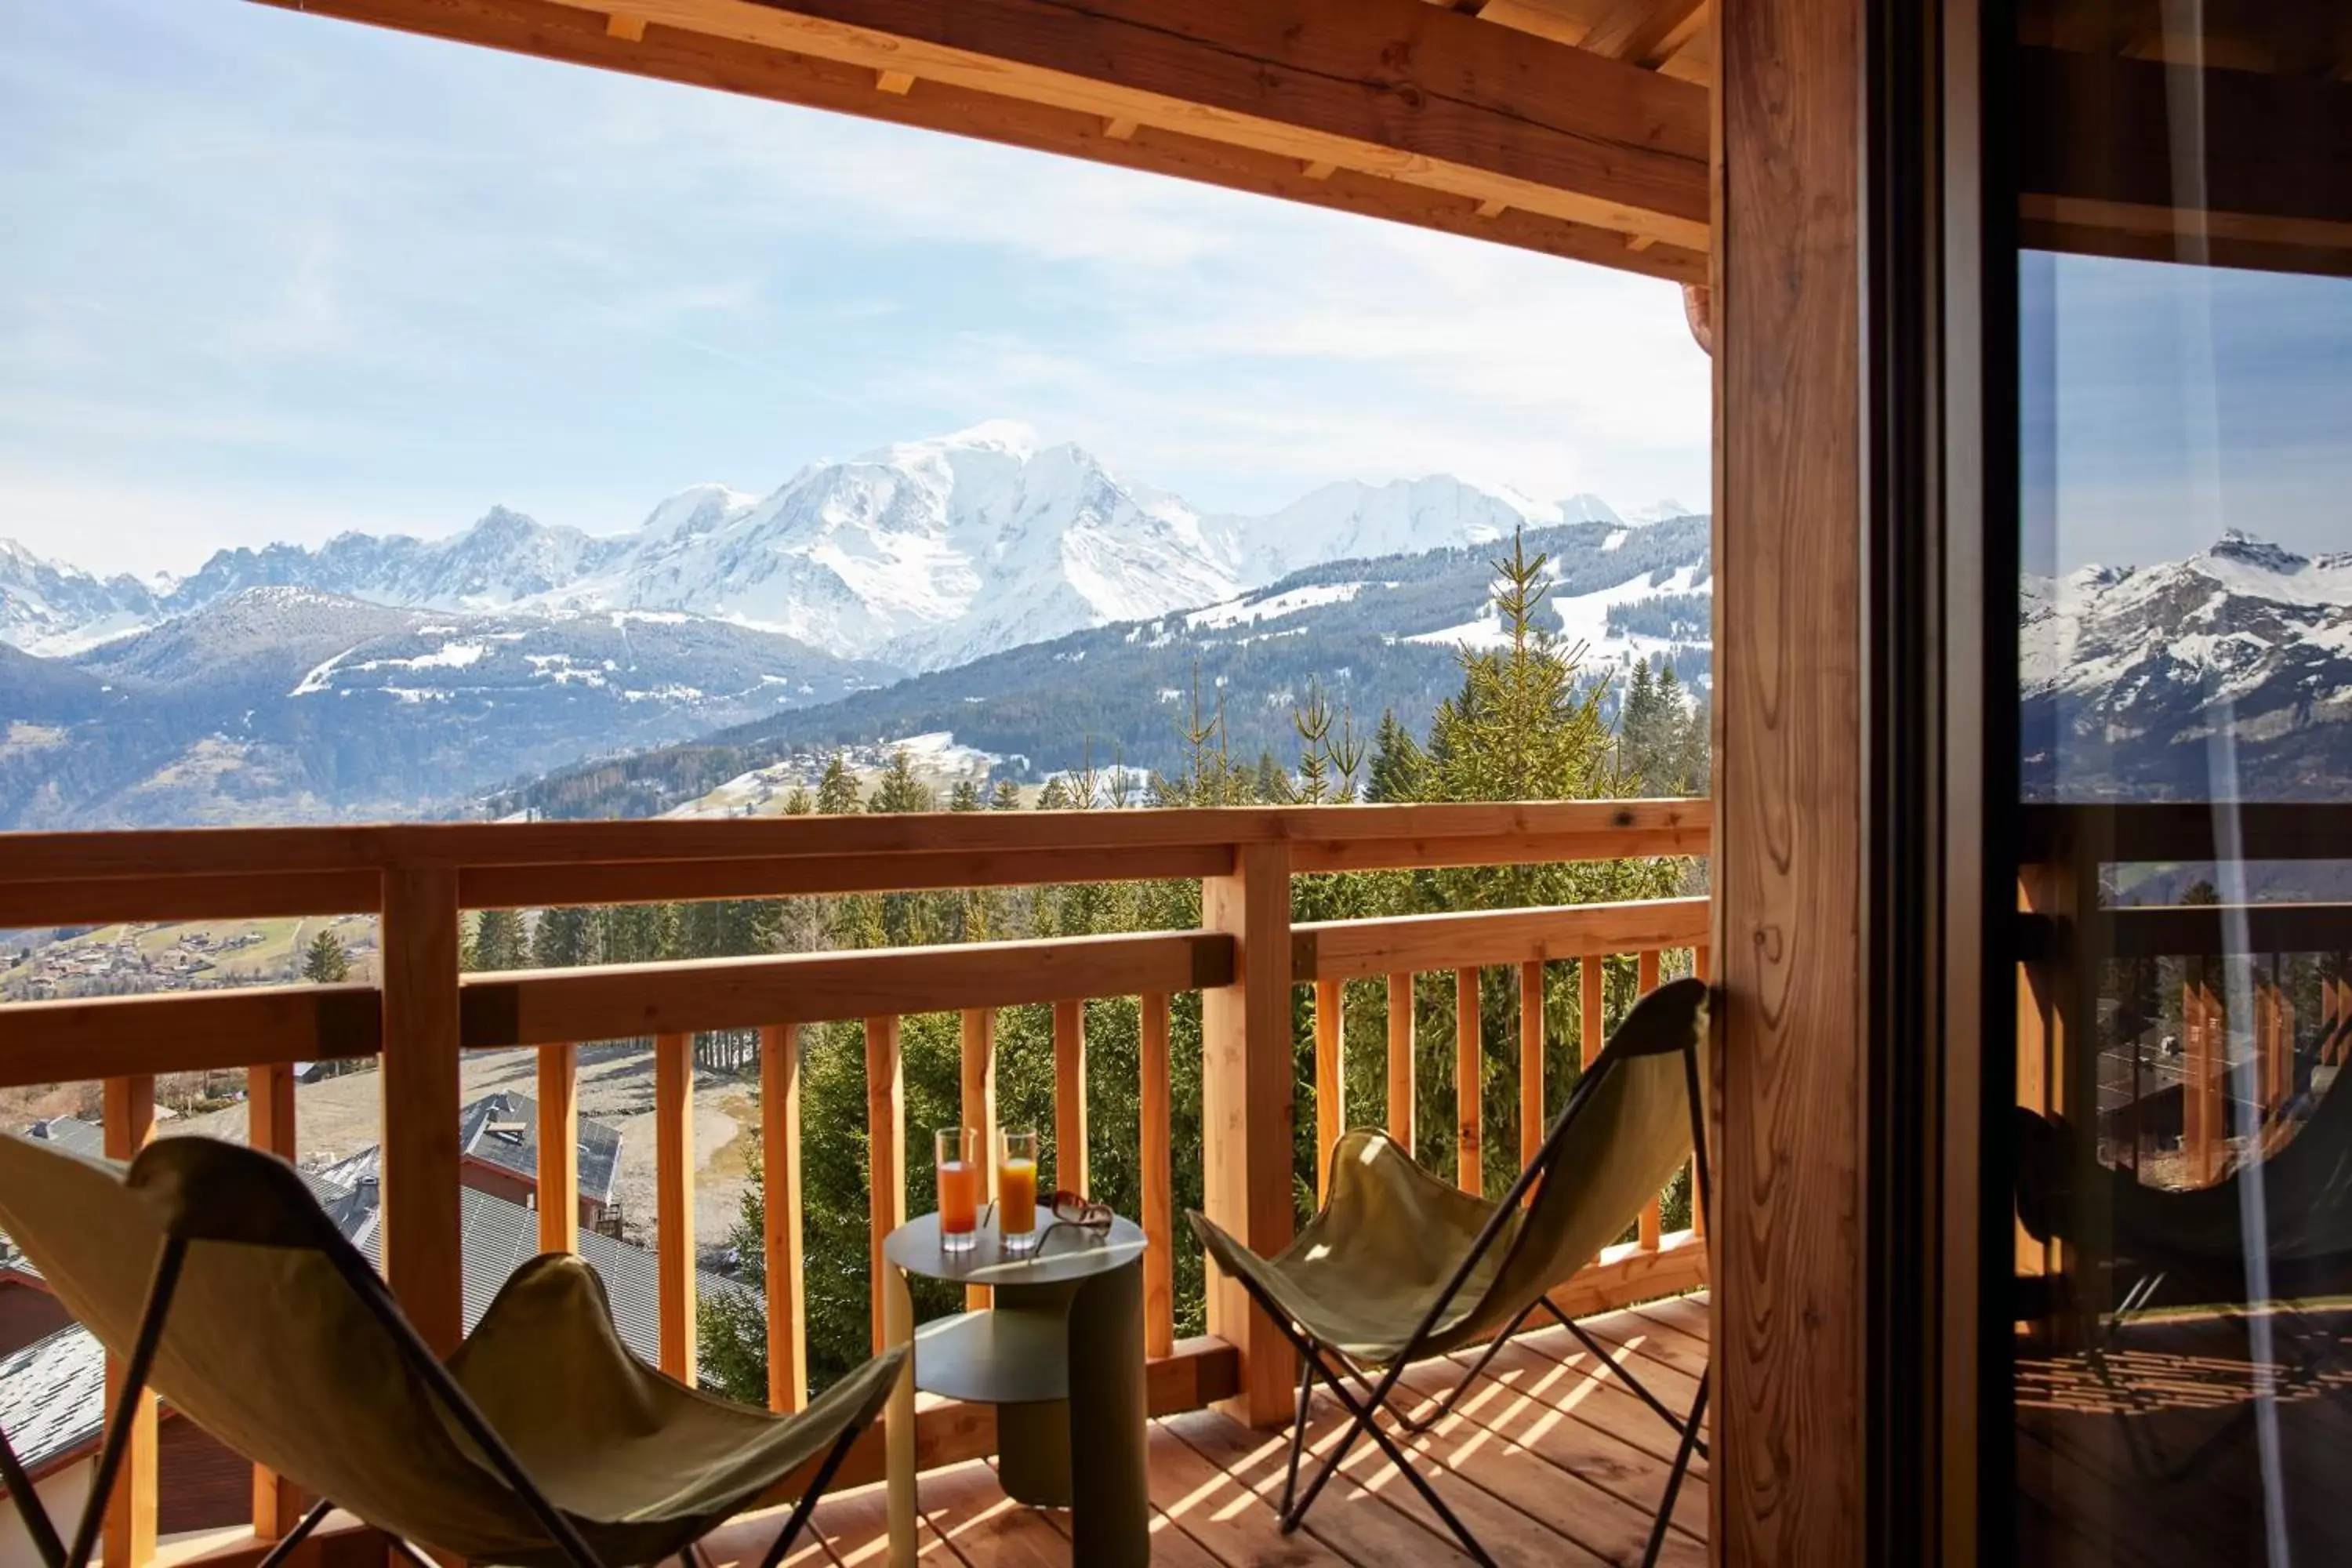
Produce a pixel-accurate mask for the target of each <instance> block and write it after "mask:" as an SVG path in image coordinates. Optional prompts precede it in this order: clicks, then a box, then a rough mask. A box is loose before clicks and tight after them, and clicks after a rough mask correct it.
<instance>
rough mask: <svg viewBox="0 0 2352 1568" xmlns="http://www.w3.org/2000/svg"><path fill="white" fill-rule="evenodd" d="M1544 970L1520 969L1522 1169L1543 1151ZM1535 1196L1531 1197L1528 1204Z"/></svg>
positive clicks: (1537, 964) (1534, 961)
mask: <svg viewBox="0 0 2352 1568" xmlns="http://www.w3.org/2000/svg"><path fill="white" fill-rule="evenodd" d="M1545 1126H1546V1118H1545V1116H1544V966H1543V960H1541V959H1539V958H1531V959H1529V960H1528V961H1527V962H1526V963H1522V964H1520V965H1519V1168H1520V1169H1522V1170H1525V1169H1526V1168H1527V1167H1528V1165H1530V1164H1532V1163H1534V1162H1535V1157H1536V1152H1537V1151H1538V1150H1539V1149H1541V1148H1542V1147H1543V1140H1544V1131H1545ZM1535 1201H1536V1195H1535V1194H1534V1193H1532V1192H1530V1193H1529V1194H1528V1203H1530V1204H1532V1203H1534V1202H1535Z"/></svg>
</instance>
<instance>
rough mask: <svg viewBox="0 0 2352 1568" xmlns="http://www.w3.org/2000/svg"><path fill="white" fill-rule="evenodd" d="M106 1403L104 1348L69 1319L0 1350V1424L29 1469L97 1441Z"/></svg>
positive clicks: (45, 1465) (47, 1464)
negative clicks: (13, 1347) (20, 1345)
mask: <svg viewBox="0 0 2352 1568" xmlns="http://www.w3.org/2000/svg"><path fill="white" fill-rule="evenodd" d="M105 1409H106V1352H104V1351H103V1350H101V1349H100V1348H99V1343H98V1342H97V1341H96V1340H95V1339H92V1338H91V1337H90V1333H89V1330H88V1329H85V1328H83V1327H82V1326H81V1325H80V1324H79V1323H68V1324H67V1325H66V1326H65V1327H64V1328H62V1329H58V1330H57V1331H54V1332H52V1333H47V1334H44V1335H43V1336H42V1337H41V1338H39V1339H37V1340H35V1341H34V1342H32V1343H31V1344H28V1345H26V1346H25V1347H24V1348H23V1349H21V1350H18V1351H14V1352H10V1353H9V1354H7V1355H5V1356H0V1429H5V1431H6V1432H7V1434H8V1441H9V1443H10V1445H11V1446H12V1447H15V1448H16V1458H17V1460H18V1462H19V1463H21V1464H22V1465H23V1466H24V1467H25V1468H26V1470H27V1471H28V1472H30V1473H31V1474H33V1475H36V1476H37V1475H39V1474H40V1473H41V1472H42V1471H43V1470H45V1469H47V1468H49V1467H50V1466H52V1465H54V1464H55V1463H56V1462H57V1461H58V1460H59V1459H60V1458H64V1457H66V1456H67V1455H69V1454H71V1453H72V1452H73V1451H74V1450H75V1449H77V1448H79V1447H83V1446H84V1445H86V1444H94V1443H96V1442H97V1441H98V1433H99V1424H100V1418H101V1416H102V1415H103V1413H104V1411H105Z"/></svg>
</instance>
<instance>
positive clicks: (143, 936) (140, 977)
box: [0, 925, 373, 1002]
mask: <svg viewBox="0 0 2352 1568" xmlns="http://www.w3.org/2000/svg"><path fill="white" fill-rule="evenodd" d="M107 930H108V931H110V933H111V940H108V941H95V940H92V939H91V937H90V936H89V934H82V935H77V936H52V935H47V934H44V935H42V936H40V937H38V938H34V937H30V936H26V935H23V934H19V935H16V936H12V937H10V938H8V939H5V940H0V1001H8V1002H42V1001H49V1000H55V999H59V998H65V997H73V996H122V995H130V994H144V993H148V992H154V991H206V990H212V989H215V988H216V987H220V986H225V985H253V984H269V983H271V982H277V981H289V980H294V979H297V978H299V975H300V973H301V964H302V955H301V953H300V952H299V951H297V952H289V954H288V955H287V956H286V957H285V959H284V960H283V961H282V962H280V963H275V964H267V965H264V964H257V963H251V962H247V963H243V964H238V965H234V967H232V965H233V963H234V961H235V960H236V958H237V956H238V955H239V954H250V953H251V952H252V950H253V949H256V948H259V947H262V946H265V945H267V943H268V941H269V937H268V932H266V931H261V930H259V929H257V928H255V927H252V926H249V925H246V926H231V927H228V928H226V929H222V928H220V927H218V926H206V925H185V926H168V927H167V926H158V925H132V926H121V927H110V928H107ZM372 949H373V943H372V942H352V943H349V944H347V948H346V951H347V952H348V953H349V955H350V957H351V958H352V960H353V961H355V962H356V961H357V960H358V958H359V957H360V956H361V954H362V953H364V952H371V951H372Z"/></svg>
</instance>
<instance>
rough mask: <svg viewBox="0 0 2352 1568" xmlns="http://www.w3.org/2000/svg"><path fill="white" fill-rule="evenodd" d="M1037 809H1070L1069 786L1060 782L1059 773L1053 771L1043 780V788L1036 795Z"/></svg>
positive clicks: (1060, 776)
mask: <svg viewBox="0 0 2352 1568" xmlns="http://www.w3.org/2000/svg"><path fill="white" fill-rule="evenodd" d="M1037 809H1038V810H1040V811H1067V810H1069V809H1070V786H1069V785H1067V784H1064V783H1063V782H1062V775H1061V774H1059V773H1055V775H1054V776H1053V777H1052V778H1049V779H1047V780H1046V781H1045V790H1044V791H1043V792H1042V793H1041V794H1039V795H1038V796H1037Z"/></svg>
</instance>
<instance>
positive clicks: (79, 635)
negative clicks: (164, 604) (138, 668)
mask: <svg viewBox="0 0 2352 1568" xmlns="http://www.w3.org/2000/svg"><path fill="white" fill-rule="evenodd" d="M161 613H162V612H161V610H160V609H159V606H158V605H157V602H156V594H155V590H154V589H153V588H152V586H150V585H149V584H144V583H142V582H140V581H139V580H138V579H137V578H135V577H127V576H121V577H110V578H108V579H106V580H105V581H103V582H101V581H100V580H99V579H98V578H96V577H93V576H92V575H90V574H89V573H87V572H84V571H82V570H81V569H80V568H79V567H76V566H68V565H65V564H62V563H58V562H55V561H44V560H43V559H41V558H40V557H39V556H37V555H36V554H34V553H33V552H31V551H29V550H27V549H26V548H25V547H24V546H23V545H21V544H18V543H16V542H15V541H14V540H8V539H0V643H6V644H8V645H9V646H10V647H16V648H21V649H23V650H24V651H25V652H26V653H32V654H43V655H48V654H60V653H71V652H73V651H74V650H75V649H77V648H82V647H89V645H90V644H92V643H95V642H103V641H104V640H105V639H107V638H108V637H114V636H117V635H119V634H121V633H122V632H126V631H132V630H135V629H137V628H138V627H140V626H145V625H148V624H149V623H151V622H152V621H153V620H154V619H155V618H156V616H158V615H159V614H161Z"/></svg>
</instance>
